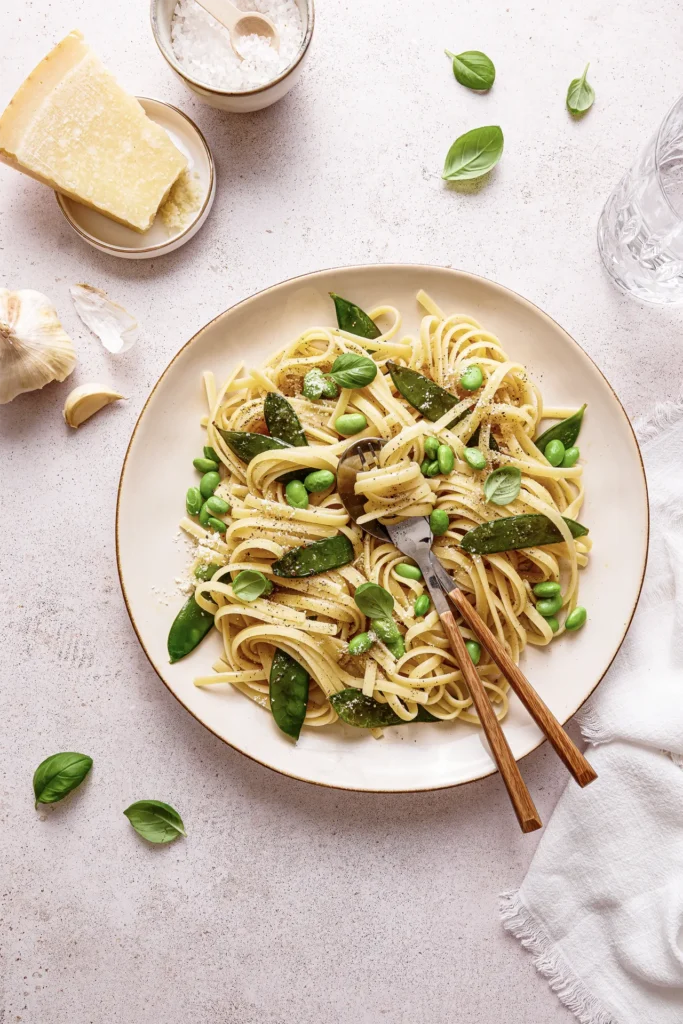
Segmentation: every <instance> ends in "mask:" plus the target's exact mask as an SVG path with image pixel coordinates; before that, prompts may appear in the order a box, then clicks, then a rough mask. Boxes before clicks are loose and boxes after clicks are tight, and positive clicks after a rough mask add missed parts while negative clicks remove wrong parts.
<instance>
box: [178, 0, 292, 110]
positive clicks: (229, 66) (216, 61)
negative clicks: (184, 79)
mask: <svg viewBox="0 0 683 1024" xmlns="http://www.w3.org/2000/svg"><path fill="white" fill-rule="evenodd" d="M235 3H236V6H237V7H239V8H240V9H241V10H243V11H258V12H259V14H266V15H268V17H269V18H270V20H271V21H272V22H273V24H274V25H275V27H276V28H277V30H278V32H279V34H280V49H279V51H278V50H275V49H274V48H273V47H272V46H271V45H270V43H268V42H267V41H266V40H265V39H263V38H262V37H261V36H257V35H250V36H244V37H243V38H242V40H241V41H240V50H241V52H242V53H243V54H244V60H240V59H239V57H238V56H237V54H236V53H235V51H234V50H233V48H232V46H231V44H230V33H229V32H228V30H227V28H225V27H224V26H223V25H221V23H220V22H219V21H216V19H215V18H214V17H213V16H212V15H211V14H209V13H208V12H207V11H205V10H204V8H203V7H200V5H199V4H198V3H197V2H196V0H179V3H178V4H177V5H176V9H175V11H174V14H173V21H172V23H171V43H172V46H173V52H174V54H175V56H176V59H177V60H178V63H179V64H180V65H181V66H182V68H183V70H184V71H186V72H187V74H188V75H190V77H191V78H195V79H196V80H197V81H198V82H201V83H202V84H203V85H207V86H209V87H211V88H214V89H223V90H225V91H226V92H245V91H247V90H249V89H257V88H258V87H259V86H261V85H267V84H268V82H272V80H273V79H274V78H277V76H278V75H279V74H280V73H281V72H282V71H284V70H285V68H287V67H288V66H289V65H290V64H291V63H292V61H293V60H294V58H295V57H296V54H297V52H298V50H299V47H300V45H301V40H302V38H303V34H304V32H303V25H302V22H301V14H300V12H299V8H298V6H297V4H296V3H295V0H235Z"/></svg>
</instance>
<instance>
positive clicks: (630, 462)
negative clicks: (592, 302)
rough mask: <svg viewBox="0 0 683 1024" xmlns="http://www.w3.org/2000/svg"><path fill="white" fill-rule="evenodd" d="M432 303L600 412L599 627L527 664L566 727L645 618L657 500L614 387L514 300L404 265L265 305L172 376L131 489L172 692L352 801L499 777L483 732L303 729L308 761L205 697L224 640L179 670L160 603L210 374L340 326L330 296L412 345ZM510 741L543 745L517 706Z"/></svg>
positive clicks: (133, 555) (243, 314)
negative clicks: (205, 682) (171, 658)
mask: <svg viewBox="0 0 683 1024" xmlns="http://www.w3.org/2000/svg"><path fill="white" fill-rule="evenodd" d="M419 288H424V289H425V290H426V291H427V292H428V293H429V294H430V295H431V296H432V297H433V298H434V299H435V301H436V302H437V303H438V304H439V306H441V308H442V309H444V310H445V311H447V312H449V313H450V312H455V311H458V312H467V313H469V314H471V315H472V316H474V317H475V318H476V319H477V320H479V321H480V322H481V323H482V324H483V325H484V326H485V327H486V328H487V329H489V330H491V331H493V332H494V333H495V334H497V335H498V337H499V338H500V339H501V341H502V343H503V346H504V347H505V349H506V351H507V352H508V353H509V354H510V355H511V356H512V357H513V358H514V359H515V360H518V361H519V362H522V363H524V364H526V366H527V367H528V368H529V370H530V372H531V374H532V375H533V377H534V378H535V379H536V380H537V381H538V382H539V384H540V386H541V388H542V391H543V396H544V399H545V401H546V403H547V404H548V405H567V406H578V405H580V404H582V403H583V402H587V403H588V410H587V413H586V417H585V420H584V425H583V427H582V430H581V438H580V444H581V455H582V458H583V459H584V460H585V464H586V465H585V480H586V496H587V497H586V503H585V505H584V508H583V510H582V512H581V521H582V522H583V523H585V524H586V525H587V526H589V528H590V531H591V537H592V539H593V544H594V547H593V554H592V556H591V560H590V565H589V566H588V567H587V569H585V570H584V571H582V573H581V603H582V604H584V605H585V606H586V607H587V608H588V613H589V619H588V623H587V625H586V626H585V627H584V629H583V630H581V631H580V632H578V633H575V634H573V635H569V634H568V635H565V636H563V637H562V638H561V639H560V640H559V641H558V642H557V643H556V644H551V645H550V647H548V648H545V649H533V648H527V650H526V651H525V652H524V655H523V660H522V667H523V669H524V671H525V672H526V674H527V675H528V677H529V679H530V681H531V683H532V684H533V685H534V686H535V687H536V688H537V689H538V691H539V693H540V694H541V695H542V697H543V699H544V700H545V701H546V702H547V703H548V704H549V706H550V708H551V709H552V711H553V712H554V713H555V715H556V716H557V717H558V718H559V720H560V721H561V722H566V721H567V719H568V718H569V717H570V716H571V715H572V714H574V712H575V711H576V710H577V709H578V708H579V707H580V706H581V704H583V702H584V701H585V700H586V698H587V697H588V696H589V694H590V693H591V692H592V690H593V689H594V688H595V687H596V686H597V684H598V683H599V682H600V679H601V678H602V676H603V675H604V673H605V672H606V670H607V668H608V667H609V665H610V663H611V661H612V659H613V658H614V656H615V654H616V653H617V650H618V648H619V646H620V644H621V642H622V640H623V638H624V635H625V633H626V630H627V629H628V626H629V623H630V621H631V617H632V615H633V612H634V611H635V606H636V602H637V600H638V595H639V593H640V588H641V584H642V579H643V574H644V571H645V561H646V556H647V542H648V505H647V490H646V484H645V476H644V472H643V466H642V461H641V458H640V452H639V451H638V445H637V443H636V440H635V437H634V434H633V431H632V429H631V426H630V424H629V421H628V419H627V417H626V414H625V412H624V410H623V408H622V407H621V405H620V403H619V400H618V399H617V397H616V395H615V394H614V392H613V391H612V389H611V387H610V386H609V384H608V383H607V381H606V380H605V378H604V377H603V376H602V374H601V373H600V371H599V370H598V369H597V367H596V366H595V364H594V363H593V362H591V360H590V359H589V358H588V356H587V355H586V354H585V352H584V351H583V350H582V349H581V348H580V347H579V346H578V345H577V344H576V342H574V341H573V340H572V339H571V338H570V337H569V335H568V334H567V333H566V332H565V331H563V330H562V328H561V327H560V326H559V325H558V324H556V323H555V322H554V321H553V320H551V319H550V317H548V316H546V314H545V313H543V312H541V310H539V309H538V308H537V307H536V306H533V305H531V303H529V302H527V301H526V300H525V299H523V298H521V296H519V295H516V294H515V293H514V292H511V291H508V290H507V289H506V288H503V287H501V286H500V285H497V284H493V283H491V282H489V281H486V280H484V279H483V278H479V277H473V276H472V275H470V274H465V273H461V272H460V271H453V270H445V269H442V268H438V267H426V266H403V265H399V266H371V267H347V268H344V269H340V270H326V271H321V272H320V273H316V274H309V275H306V276H304V277H300V278H294V279H293V280H291V281H285V282H284V283H282V284H279V285H276V286H275V287H273V288H269V289H267V290H266V291H264V292H260V293H259V294H257V295H254V296H253V297H252V298H250V299H246V300H245V301H244V302H241V303H239V304H238V305H237V306H234V307H233V308H232V309H229V310H227V312H225V313H223V314H221V316H219V317H217V318H216V319H215V320H213V321H212V322H211V323H210V324H208V325H207V326H206V327H204V328H203V330H201V331H200V332H199V333H198V334H197V335H195V337H194V338H192V339H191V340H190V341H189V342H188V343H187V344H186V345H185V346H184V348H182V349H181V350H180V352H179V353H178V355H177V356H176V357H175V358H174V359H173V360H172V362H171V363H170V365H169V366H168V367H167V369H166V370H165V371H164V373H163V374H162V376H161V378H160V380H159V382H158V383H157V384H156V386H155V388H154V389H153V391H152V393H151V395H150V397H149V398H148V400H147V404H146V405H145V407H144V409H143V410H142V413H141V414H140V418H139V420H138V422H137V425H136V427H135V430H134V432H133V436H132V438H131V442H130V446H129V448H128V453H127V455H126V459H125V462H124V465H123V471H122V474H121V483H120V487H119V500H118V510H117V551H118V564H119V573H120V577H121V585H122V587H123V593H124V597H125V600H126V604H127V606H128V611H129V613H130V617H131V620H132V622H133V626H134V627H135V630H136V632H137V634H138V637H139V639H140V642H141V644H142V646H143V648H144V650H145V652H146V653H147V656H148V658H149V660H150V661H151V663H152V665H153V666H154V668H155V669H156V671H157V672H158V673H159V675H160V676H161V678H162V679H163V681H164V682H165V683H166V685H167V686H168V688H169V689H170V690H171V692H172V693H173V694H174V695H175V696H176V697H177V698H178V700H179V701H180V702H181V703H182V704H183V705H184V706H185V707H186V708H187V709H188V711H190V712H191V714H193V715H194V716H195V717H196V718H197V719H198V720H199V721H200V722H202V723H203V724H204V725H205V726H206V727H207V729H210V730H211V731H212V732H214V733H215V734H216V735H217V736H220V737H221V739H223V740H225V741H226V742H227V743H229V744H230V745H231V746H233V747H235V748H236V749H237V750H241V751H242V752H243V753H244V754H247V755H248V756H249V757H252V758H254V759H255V760H257V761H260V762H261V763H262V764H264V765H268V767H270V768H274V769H275V770H277V771H280V772H283V773H284V774H286V775H290V776H293V777H295V778H298V779H305V780H307V781H309V782H316V783H319V784H321V785H326V786H336V787H340V788H343V789H358V790H375V791H383V792H400V791H406V790H408V791H412V790H428V789H438V788H441V787H444V786H456V785H459V784H461V783H463V782H469V781H471V780H473V779H477V778H481V777H483V776H485V775H489V774H490V773H491V772H493V771H495V766H494V763H493V761H492V759H491V757H490V755H489V753H488V751H487V750H486V747H485V744H484V742H483V736H482V732H481V730H479V729H477V728H476V727H472V726H468V725H466V724H464V723H456V724H454V725H453V726H449V725H447V724H438V725H436V724H435V725H430V724H426V725H415V726H402V727H395V728H392V729H387V730H386V733H385V736H384V738H383V739H381V740H375V739H373V737H372V736H371V735H369V734H367V733H365V732H364V731H361V730H356V729H353V728H351V727H349V726H343V725H341V724H337V725H335V726H334V727H332V728H328V729H320V730H318V729H304V731H303V732H302V735H301V738H300V740H299V742H298V744H297V745H296V746H295V745H294V744H293V743H291V742H290V740H289V739H288V738H287V737H286V736H284V735H283V734H282V733H281V732H280V731H279V730H278V729H277V727H276V726H275V723H274V722H273V720H272V718H271V716H270V715H269V714H268V713H267V712H265V711H264V710H263V709H262V708H260V707H258V706H257V705H256V704H254V703H252V702H251V701H250V700H249V699H248V698H246V697H244V696H243V695H242V694H241V693H239V692H237V691H234V692H225V691H223V692H221V693H219V692H217V691H215V690H214V691H212V690H211V689H198V688H196V687H195V686H194V685H193V682H192V680H193V678H194V677H195V676H197V675H206V674H208V673H210V671H211V664H212V662H213V661H214V660H215V658H216V657H217V656H218V653H219V650H220V642H219V638H218V636H217V635H211V636H210V637H209V638H208V639H207V640H205V641H204V642H203V644H201V645H200V646H199V647H198V648H197V650H196V651H194V652H193V653H192V654H191V655H190V656H189V657H188V658H186V659H184V660H183V661H180V662H178V663H177V664H175V665H169V663H168V655H167V652H166V637H167V634H168V630H169V626H170V624H171V622H172V620H173V617H174V615H175V613H176V611H177V609H178V607H180V605H181V604H182V602H183V600H184V598H183V597H182V596H181V595H178V596H177V598H174V599H173V600H172V601H171V603H170V605H164V604H162V603H160V602H159V599H158V597H156V596H155V593H154V591H153V588H157V589H158V590H161V591H162V592H163V591H169V590H172V589H173V579H174V577H175V576H177V575H178V574H179V573H181V571H182V570H183V568H184V566H185V565H186V563H187V555H186V554H184V552H183V550H182V548H181V547H180V546H179V545H178V544H177V539H176V536H177V532H178V527H177V523H178V520H179V519H180V518H181V516H182V515H183V514H184V497H185V491H186V490H187V487H188V486H189V485H190V484H191V483H192V481H193V470H192V459H193V458H195V457H196V455H197V453H198V452H201V447H202V444H203V443H204V432H203V431H202V430H201V429H200V427H199V419H200V417H201V416H202V415H204V413H205V411H206V409H205V404H204V397H203V393H202V388H201V383H200V377H201V373H202V371H203V370H213V371H214V372H215V373H216V376H217V378H218V380H219V381H220V380H222V379H223V378H224V377H225V376H226V375H227V374H228V372H229V371H230V370H231V369H232V367H233V366H234V364H235V362H236V361H238V360H240V359H246V361H247V363H248V365H259V364H260V362H261V361H262V360H263V359H264V358H265V357H266V356H267V355H269V354H270V353H271V352H273V351H274V350H275V349H277V348H279V347H280V346H282V345H283V344H284V343H285V342H287V341H289V340H290V339H292V338H295V337H296V336H297V335H298V334H300V333H301V332H303V331H304V330H305V329H307V328H309V327H312V326H315V325H320V324H326V325H330V326H331V325H333V323H334V310H333V306H332V303H331V301H330V299H329V297H328V292H330V291H335V292H338V293H339V294H341V295H344V296H346V297H347V298H349V299H351V300H352V301H354V302H357V303H358V304H359V305H361V306H363V307H365V308H368V307H372V306H376V305H379V304H380V303H384V302H388V303H391V304H392V305H395V306H397V307H398V309H399V310H400V311H401V312H402V314H403V327H404V329H405V330H406V331H407V332H409V333H413V334H414V333H416V331H417V327H418V323H419V320H420V317H421V313H420V311H419V310H418V306H417V303H416V301H415V294H416V292H417V291H418V289H419ZM160 495H163V500H160ZM150 509H154V514H153V515H151V514H150ZM221 689H222V688H221ZM505 732H506V735H507V737H508V740H509V742H510V746H511V748H512V751H513V753H514V755H515V756H516V757H518V758H519V757H523V756H524V755H525V754H528V753H529V752H530V751H531V750H533V749H534V748H535V747H537V746H538V745H539V743H541V742H542V739H543V737H542V734H541V733H540V732H539V730H538V729H537V727H536V725H535V724H534V723H533V722H532V720H531V719H530V718H529V716H528V715H527V713H526V712H525V711H524V709H523V708H522V706H521V705H520V704H519V702H518V701H517V700H516V698H513V700H512V702H511V709H510V714H509V715H508V717H507V718H506V720H505Z"/></svg>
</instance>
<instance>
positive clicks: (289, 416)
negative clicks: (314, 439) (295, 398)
mask: <svg viewBox="0 0 683 1024" xmlns="http://www.w3.org/2000/svg"><path fill="white" fill-rule="evenodd" d="M263 416H264V418H265V421H266V426H267V427H268V430H269V432H270V435H271V437H275V438H277V440H278V441H284V442H285V444H291V445H292V446H293V447H294V448H303V447H304V446H308V441H307V440H306V435H305V434H304V432H303V430H302V427H301V423H300V421H299V417H298V416H297V414H296V413H295V412H294V409H293V407H292V405H291V404H290V403H289V402H288V401H287V399H286V398H285V396H284V395H280V394H278V393H277V392H276V391H270V392H268V394H267V395H266V398H265V401H264V403H263Z"/></svg>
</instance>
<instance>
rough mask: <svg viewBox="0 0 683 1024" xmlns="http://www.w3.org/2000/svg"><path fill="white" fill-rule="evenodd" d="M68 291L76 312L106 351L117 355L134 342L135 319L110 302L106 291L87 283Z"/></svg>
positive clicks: (136, 333) (136, 328)
mask: <svg viewBox="0 0 683 1024" xmlns="http://www.w3.org/2000/svg"><path fill="white" fill-rule="evenodd" d="M69 291H70V292H71V298H72V299H73V304H74V306H75V307H76V312H77V313H78V315H79V316H80V318H81V320H82V321H83V323H84V324H85V326H86V327H89V328H90V330H91V331H92V332H93V334H95V335H97V337H98V338H99V339H100V341H101V342H102V344H103V345H104V347H105V348H106V350H107V352H111V354H112V355H114V356H118V355H120V354H121V353H122V352H127V351H128V349H129V348H130V347H131V346H132V345H134V344H135V342H136V341H137V337H138V322H137V320H136V319H135V317H134V316H131V314H130V313H129V312H128V310H127V309H124V307H123V306H120V305H119V303H118V302H113V301H112V299H110V298H109V296H108V295H107V293H106V292H103V291H102V289H101V288H95V287H94V285H91V284H74V285H72V286H71V288H70V289H69Z"/></svg>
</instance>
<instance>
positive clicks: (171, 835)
mask: <svg viewBox="0 0 683 1024" xmlns="http://www.w3.org/2000/svg"><path fill="white" fill-rule="evenodd" d="M123 813H124V814H125V816H126V817H127V818H128V821H129V822H130V823H131V825H132V826H133V828H134V829H135V831H136V832H137V834H138V835H139V836H142V838H143V839H146V840H147V841H148V842H150V843H172V842H173V840H174V839H177V838H178V836H186V835H187V832H186V831H185V826H184V825H183V822H182V818H181V817H180V815H179V814H178V812H177V811H176V810H174V809H173V808H172V807H170V806H169V804H164V803H162V802H161V800H138V801H137V802H136V803H134V804H131V805H130V807H127V808H126V809H125V811H124V812H123Z"/></svg>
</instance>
